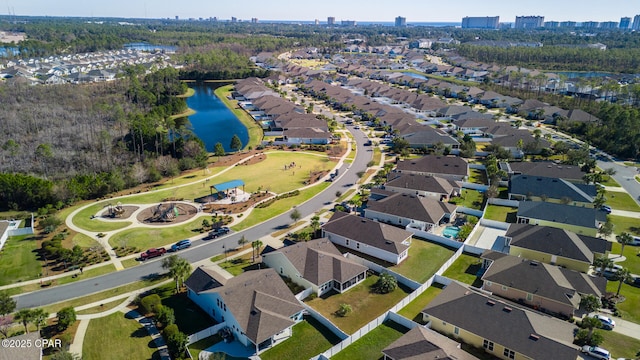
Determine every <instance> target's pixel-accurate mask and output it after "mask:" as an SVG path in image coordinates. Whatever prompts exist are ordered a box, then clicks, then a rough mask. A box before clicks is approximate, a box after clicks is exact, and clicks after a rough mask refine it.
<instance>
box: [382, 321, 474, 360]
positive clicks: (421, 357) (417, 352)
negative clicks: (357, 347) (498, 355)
mask: <svg viewBox="0 0 640 360" xmlns="http://www.w3.org/2000/svg"><path fill="white" fill-rule="evenodd" d="M459 345H460V344H459V343H458V342H456V341H454V340H451V339H449V338H447V337H445V336H443V335H440V334H438V333H437V332H435V331H433V330H431V329H427V328H424V327H422V326H416V327H414V328H413V329H411V330H409V332H407V333H406V334H404V335H403V336H401V337H400V338H399V339H398V340H396V341H394V342H392V343H391V344H390V345H389V346H387V347H386V348H384V349H383V350H382V353H383V354H385V355H386V356H388V357H389V358H390V359H393V360H431V359H434V360H435V359H438V360H454V359H456V360H477V359H478V358H476V357H475V356H473V355H471V354H469V353H467V352H465V351H464V350H462V349H460V348H459V347H458V346H459Z"/></svg>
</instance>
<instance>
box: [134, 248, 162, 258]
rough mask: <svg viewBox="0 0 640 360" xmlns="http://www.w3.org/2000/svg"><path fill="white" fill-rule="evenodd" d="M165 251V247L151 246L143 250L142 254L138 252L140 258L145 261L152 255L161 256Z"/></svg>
mask: <svg viewBox="0 0 640 360" xmlns="http://www.w3.org/2000/svg"><path fill="white" fill-rule="evenodd" d="M166 252H167V249H165V248H157V249H156V248H151V249H149V250H147V251H145V252H143V253H142V254H140V259H142V261H145V260H147V259H151V258H154V257H158V256H162V255H164V254H165V253H166Z"/></svg>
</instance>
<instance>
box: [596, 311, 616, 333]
mask: <svg viewBox="0 0 640 360" xmlns="http://www.w3.org/2000/svg"><path fill="white" fill-rule="evenodd" d="M593 317H594V318H596V319H598V320H600V322H601V323H602V328H603V329H605V330H613V328H614V327H616V322H615V321H614V320H613V319H612V318H610V317H608V316H604V315H593Z"/></svg>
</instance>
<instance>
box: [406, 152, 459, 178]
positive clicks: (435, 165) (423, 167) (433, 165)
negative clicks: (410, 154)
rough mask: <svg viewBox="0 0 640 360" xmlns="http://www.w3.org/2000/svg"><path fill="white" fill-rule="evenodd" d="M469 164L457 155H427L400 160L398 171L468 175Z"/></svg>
mask: <svg viewBox="0 0 640 360" xmlns="http://www.w3.org/2000/svg"><path fill="white" fill-rule="evenodd" d="M468 167H469V165H468V164H467V162H466V161H465V160H464V159H463V158H460V157H457V156H438V155H426V156H423V157H421V158H419V159H414V160H404V161H399V162H398V165H397V167H396V168H397V170H398V171H404V172H414V173H427V174H443V175H457V176H467V174H468Z"/></svg>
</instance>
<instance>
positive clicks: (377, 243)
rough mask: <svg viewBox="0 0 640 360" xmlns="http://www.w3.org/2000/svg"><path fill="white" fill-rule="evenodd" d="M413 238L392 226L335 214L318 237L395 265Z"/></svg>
mask: <svg viewBox="0 0 640 360" xmlns="http://www.w3.org/2000/svg"><path fill="white" fill-rule="evenodd" d="M412 235H413V234H412V233H410V232H408V231H406V230H403V229H399V228H397V227H395V226H391V225H387V224H383V223H380V222H377V221H373V220H370V219H365V218H362V217H359V216H355V215H351V214H347V213H343V212H336V213H335V214H334V215H333V216H332V217H331V219H330V220H329V221H328V222H327V223H326V224H324V225H323V226H322V236H323V237H326V238H328V239H329V240H330V241H331V242H333V243H334V244H337V245H340V246H343V247H346V248H348V249H352V250H355V251H359V252H361V253H363V254H367V255H370V256H373V257H376V258H378V259H381V260H384V261H388V262H390V263H393V264H399V263H401V262H402V261H403V260H404V259H406V258H407V255H408V253H409V246H410V245H411V236H412Z"/></svg>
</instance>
